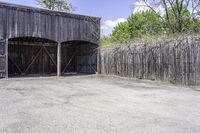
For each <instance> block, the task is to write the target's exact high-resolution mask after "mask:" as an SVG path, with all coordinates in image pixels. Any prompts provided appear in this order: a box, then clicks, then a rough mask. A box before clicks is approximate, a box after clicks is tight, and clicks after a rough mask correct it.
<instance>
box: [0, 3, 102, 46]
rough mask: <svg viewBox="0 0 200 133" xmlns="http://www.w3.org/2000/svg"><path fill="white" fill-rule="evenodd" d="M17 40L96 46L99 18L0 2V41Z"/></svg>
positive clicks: (98, 33) (98, 35) (98, 34)
mask: <svg viewBox="0 0 200 133" xmlns="http://www.w3.org/2000/svg"><path fill="white" fill-rule="evenodd" d="M16 37H40V38H46V39H49V40H53V41H56V42H60V43H61V42H66V41H71V40H83V41H88V42H91V43H94V44H99V37H100V18H97V17H90V16H82V15H75V14H68V13H63V12H56V11H50V10H44V9H38V8H31V7H25V6H18V5H12V4H6V3H1V2H0V39H9V38H16Z"/></svg>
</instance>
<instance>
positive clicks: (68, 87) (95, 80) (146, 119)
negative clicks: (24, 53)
mask: <svg viewBox="0 0 200 133" xmlns="http://www.w3.org/2000/svg"><path fill="white" fill-rule="evenodd" d="M0 133H200V89H199V88H198V87H196V88H190V87H181V86H173V85H169V84H167V83H160V82H152V81H137V80H130V79H123V78H119V77H104V76H97V75H93V76H72V77H61V78H57V77H48V78H41V77H37V78H11V79H2V80H0Z"/></svg>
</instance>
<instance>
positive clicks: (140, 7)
mask: <svg viewBox="0 0 200 133" xmlns="http://www.w3.org/2000/svg"><path fill="white" fill-rule="evenodd" d="M147 4H148V5H150V4H149V3H147ZM134 6H135V8H134V10H133V13H137V12H142V11H147V10H151V9H150V8H149V7H148V6H147V5H146V3H145V2H143V1H137V2H135V4H134ZM151 7H152V8H153V9H154V10H155V11H156V12H157V13H160V15H164V14H165V9H164V7H163V6H162V5H151Z"/></svg>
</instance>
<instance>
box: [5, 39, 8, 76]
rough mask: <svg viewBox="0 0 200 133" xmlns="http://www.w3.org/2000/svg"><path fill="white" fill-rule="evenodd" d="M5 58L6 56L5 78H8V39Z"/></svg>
mask: <svg viewBox="0 0 200 133" xmlns="http://www.w3.org/2000/svg"><path fill="white" fill-rule="evenodd" d="M5 43H6V44H5V56H6V58H5V59H6V61H5V63H6V65H5V70H6V75H5V78H8V39H6V42H5Z"/></svg>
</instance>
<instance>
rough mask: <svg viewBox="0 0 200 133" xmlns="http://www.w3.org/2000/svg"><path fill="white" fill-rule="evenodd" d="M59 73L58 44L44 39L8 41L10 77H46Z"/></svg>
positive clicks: (30, 38) (29, 38) (31, 38)
mask: <svg viewBox="0 0 200 133" xmlns="http://www.w3.org/2000/svg"><path fill="white" fill-rule="evenodd" d="M56 73H57V43H56V42H55V41H51V40H48V39H43V38H35V37H20V38H12V39H9V40H8V76H9V77H13V76H41V75H42V76H45V75H56Z"/></svg>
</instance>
